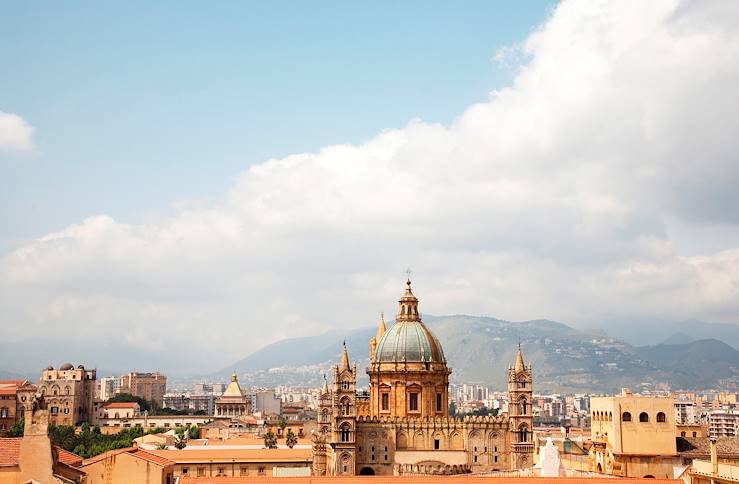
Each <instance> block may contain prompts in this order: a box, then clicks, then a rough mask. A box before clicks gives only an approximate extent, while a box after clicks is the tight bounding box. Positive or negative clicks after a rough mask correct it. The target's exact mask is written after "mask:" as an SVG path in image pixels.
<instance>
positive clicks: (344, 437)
mask: <svg viewBox="0 0 739 484" xmlns="http://www.w3.org/2000/svg"><path fill="white" fill-rule="evenodd" d="M339 432H340V435H341V437H340V438H341V441H342V442H349V424H347V423H345V424H342V425H341V428H340V431H339Z"/></svg>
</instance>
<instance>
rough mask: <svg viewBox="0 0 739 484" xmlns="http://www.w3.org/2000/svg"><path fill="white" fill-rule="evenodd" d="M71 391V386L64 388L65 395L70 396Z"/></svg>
mask: <svg viewBox="0 0 739 484" xmlns="http://www.w3.org/2000/svg"><path fill="white" fill-rule="evenodd" d="M70 391H71V390H70V388H69V385H67V386H66V387H64V393H65V394H67V395H69V392H70Z"/></svg>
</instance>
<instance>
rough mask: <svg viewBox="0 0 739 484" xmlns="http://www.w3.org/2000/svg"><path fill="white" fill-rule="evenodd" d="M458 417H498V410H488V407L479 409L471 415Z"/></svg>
mask: <svg viewBox="0 0 739 484" xmlns="http://www.w3.org/2000/svg"><path fill="white" fill-rule="evenodd" d="M457 415H458V416H466V415H469V416H472V417H487V416H493V417H495V416H497V415H498V409H497V408H488V407H481V408H477V409H475V410H473V411H471V412H469V413H465V414H457Z"/></svg>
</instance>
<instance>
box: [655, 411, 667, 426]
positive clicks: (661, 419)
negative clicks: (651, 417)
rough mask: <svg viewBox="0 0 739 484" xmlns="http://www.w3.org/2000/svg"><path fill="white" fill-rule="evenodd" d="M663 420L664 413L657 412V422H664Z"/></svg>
mask: <svg viewBox="0 0 739 484" xmlns="http://www.w3.org/2000/svg"><path fill="white" fill-rule="evenodd" d="M665 420H666V418H665V413H664V412H659V413H657V422H659V423H664V422H665Z"/></svg>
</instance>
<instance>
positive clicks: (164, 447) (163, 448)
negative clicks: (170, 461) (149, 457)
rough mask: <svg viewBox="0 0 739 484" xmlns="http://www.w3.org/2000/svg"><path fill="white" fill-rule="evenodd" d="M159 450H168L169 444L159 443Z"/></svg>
mask: <svg viewBox="0 0 739 484" xmlns="http://www.w3.org/2000/svg"><path fill="white" fill-rule="evenodd" d="M157 450H167V444H159V445H157Z"/></svg>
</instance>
